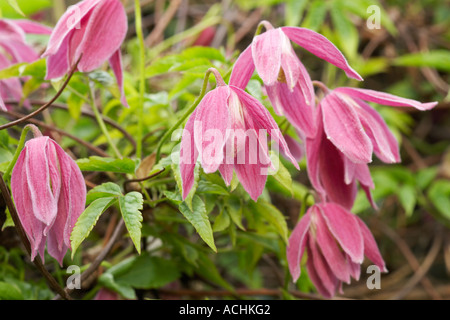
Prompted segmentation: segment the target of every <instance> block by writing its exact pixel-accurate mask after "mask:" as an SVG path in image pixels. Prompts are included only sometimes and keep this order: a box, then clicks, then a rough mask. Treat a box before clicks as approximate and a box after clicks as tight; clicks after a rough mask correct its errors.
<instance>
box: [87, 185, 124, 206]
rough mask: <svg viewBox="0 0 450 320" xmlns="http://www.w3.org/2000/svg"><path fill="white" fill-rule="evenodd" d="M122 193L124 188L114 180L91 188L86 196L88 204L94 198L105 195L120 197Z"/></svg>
mask: <svg viewBox="0 0 450 320" xmlns="http://www.w3.org/2000/svg"><path fill="white" fill-rule="evenodd" d="M121 195H122V190H121V189H120V187H119V186H118V185H117V184H115V183H114V182H106V183H102V184H101V185H99V186H96V187H94V188H92V189H91V190H89V192H88V193H87V196H86V205H89V204H90V203H92V202H93V201H94V200H97V199H99V198H105V197H118V196H121Z"/></svg>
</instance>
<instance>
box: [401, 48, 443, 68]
mask: <svg viewBox="0 0 450 320" xmlns="http://www.w3.org/2000/svg"><path fill="white" fill-rule="evenodd" d="M393 63H394V65H397V66H404V67H429V68H435V69H437V70H439V71H444V72H450V52H449V51H447V50H432V51H428V52H419V53H410V54H405V55H403V56H401V57H398V58H396V59H395V60H394V62H393Z"/></svg>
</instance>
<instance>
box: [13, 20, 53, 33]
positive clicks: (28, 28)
mask: <svg viewBox="0 0 450 320" xmlns="http://www.w3.org/2000/svg"><path fill="white" fill-rule="evenodd" d="M13 23H15V24H16V25H17V26H19V27H20V28H21V29H22V30H23V31H24V32H25V33H30V34H51V33H52V31H53V29H52V28H49V27H47V26H44V25H43V24H40V23H36V22H34V21H30V20H26V19H17V20H13Z"/></svg>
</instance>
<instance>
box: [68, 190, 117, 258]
mask: <svg viewBox="0 0 450 320" xmlns="http://www.w3.org/2000/svg"><path fill="white" fill-rule="evenodd" d="M115 201H116V198H114V197H106V198H100V199H97V200H95V201H94V202H92V203H91V205H90V206H89V207H87V208H86V210H84V212H83V213H82V214H81V215H80V217H79V218H78V220H77V223H76V224H75V226H74V228H73V230H72V233H71V235H70V244H71V247H72V259H73V257H74V255H75V251H77V249H78V247H79V246H80V244H81V243H82V242H83V241H84V239H86V238H87V237H88V236H89V233H90V232H91V231H92V229H93V228H94V226H95V224H96V223H97V221H98V218H99V217H100V216H101V215H102V213H103V212H105V211H106V209H108V208H109V207H110V206H111V205H112V204H113V203H114V202H115Z"/></svg>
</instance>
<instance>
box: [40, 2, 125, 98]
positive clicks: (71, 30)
mask: <svg viewBox="0 0 450 320" xmlns="http://www.w3.org/2000/svg"><path fill="white" fill-rule="evenodd" d="M127 29H128V22H127V15H126V12H125V9H124V7H123V5H122V3H121V2H120V1H119V0H84V1H81V2H79V3H77V4H75V5H74V6H71V7H69V8H68V10H67V11H66V12H65V13H64V15H63V16H62V17H61V19H60V20H59V21H58V23H57V24H56V27H55V29H54V30H53V33H52V34H51V36H50V41H49V44H48V47H47V50H46V51H45V52H44V54H43V57H47V75H46V79H54V78H59V77H62V76H64V75H65V74H66V73H68V71H69V70H70V69H71V67H72V66H73V65H75V63H76V62H77V61H78V60H79V59H80V57H81V60H80V61H79V63H78V66H77V68H78V70H79V71H81V72H90V71H93V70H95V69H97V68H99V67H100V66H101V65H102V64H103V63H104V62H105V61H109V64H110V66H111V68H112V70H113V72H114V74H115V76H116V79H117V83H118V85H119V88H120V92H121V95H122V98H121V101H122V103H123V104H124V105H125V106H128V104H127V101H126V98H125V95H124V88H123V67H122V58H121V51H120V46H121V45H122V42H123V41H124V39H125V36H126V33H127Z"/></svg>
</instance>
